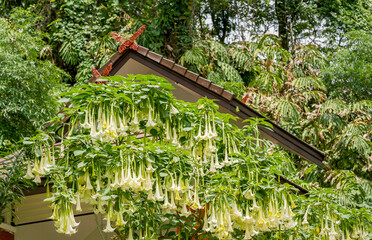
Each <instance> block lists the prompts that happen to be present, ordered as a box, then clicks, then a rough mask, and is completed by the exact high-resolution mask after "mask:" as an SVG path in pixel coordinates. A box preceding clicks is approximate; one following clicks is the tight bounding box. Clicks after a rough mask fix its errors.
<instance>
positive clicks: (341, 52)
mask: <svg viewBox="0 0 372 240" xmlns="http://www.w3.org/2000/svg"><path fill="white" fill-rule="evenodd" d="M343 42H344V44H343V45H344V46H343V47H340V48H339V49H338V51H336V52H334V54H332V55H331V56H330V60H329V61H330V63H329V67H328V68H326V69H325V70H324V73H323V75H324V80H325V83H326V85H327V87H328V90H329V91H328V92H329V95H330V97H331V98H341V99H345V100H347V101H351V102H354V101H358V100H372V34H370V32H365V31H356V32H350V33H349V34H348V35H347V36H346V38H345V40H344V41H343Z"/></svg>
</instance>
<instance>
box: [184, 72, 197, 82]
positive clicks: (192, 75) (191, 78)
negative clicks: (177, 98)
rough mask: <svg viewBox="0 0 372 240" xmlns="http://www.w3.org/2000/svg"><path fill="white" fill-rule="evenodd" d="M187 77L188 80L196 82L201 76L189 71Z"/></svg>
mask: <svg viewBox="0 0 372 240" xmlns="http://www.w3.org/2000/svg"><path fill="white" fill-rule="evenodd" d="M185 77H187V78H188V79H190V80H192V81H194V82H196V80H197V79H198V77H199V75H198V74H196V73H194V72H191V71H189V70H187V72H186V74H185Z"/></svg>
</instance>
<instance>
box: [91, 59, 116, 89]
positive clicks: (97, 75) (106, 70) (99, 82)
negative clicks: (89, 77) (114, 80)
mask: <svg viewBox="0 0 372 240" xmlns="http://www.w3.org/2000/svg"><path fill="white" fill-rule="evenodd" d="M111 69H112V64H111V63H110V64H109V65H108V66H107V68H106V69H105V71H104V72H103V74H102V75H101V74H100V73H99V72H98V71H97V69H95V68H94V67H92V74H93V76H94V77H95V78H96V79H97V80H98V79H99V78H100V77H102V76H104V77H107V76H108V75H109V73H110V72H111ZM96 83H97V84H102V83H106V81H96Z"/></svg>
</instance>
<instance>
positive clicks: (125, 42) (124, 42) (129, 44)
mask: <svg viewBox="0 0 372 240" xmlns="http://www.w3.org/2000/svg"><path fill="white" fill-rule="evenodd" d="M145 29H146V25H143V26H142V27H140V28H139V29H138V30H137V32H135V33H134V34H133V35H132V36H131V37H130V38H129V39H126V38H123V37H122V36H120V35H119V34H117V33H115V32H112V33H111V34H110V36H112V37H113V38H114V40H115V41H117V42H119V43H121V46H120V47H119V49H118V52H119V53H122V52H124V50H125V49H128V48H129V49H133V50H134V51H137V49H138V44H137V43H135V42H134V40H136V39H137V38H138V37H139V36H140V35H141V34H142V32H143V30H145Z"/></svg>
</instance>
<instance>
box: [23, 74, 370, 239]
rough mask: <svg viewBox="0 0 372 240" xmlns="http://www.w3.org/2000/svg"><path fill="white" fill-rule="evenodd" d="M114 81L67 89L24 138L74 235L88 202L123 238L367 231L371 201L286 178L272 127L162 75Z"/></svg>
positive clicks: (60, 227)
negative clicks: (62, 103)
mask: <svg viewBox="0 0 372 240" xmlns="http://www.w3.org/2000/svg"><path fill="white" fill-rule="evenodd" d="M107 80H108V82H107V84H101V85H97V84H89V85H83V86H80V87H76V88H73V89H72V90H71V91H70V92H68V93H66V94H64V96H65V98H64V99H65V100H66V101H67V100H68V101H70V102H71V105H70V107H69V108H66V109H65V112H64V114H61V115H60V116H57V117H56V118H55V119H54V123H55V125H54V126H51V127H50V128H48V131H45V132H41V133H40V134H38V135H36V136H35V137H32V138H29V139H27V140H26V141H25V144H26V151H25V152H26V153H27V154H26V155H25V156H26V157H25V160H27V161H28V168H27V173H26V175H25V177H26V178H28V179H33V181H35V182H36V183H40V177H41V176H46V177H48V179H49V181H51V182H53V189H52V195H51V197H50V198H48V199H47V201H51V202H52V207H53V209H54V211H53V215H52V219H54V220H55V221H56V227H57V231H58V232H63V233H66V234H73V233H75V232H76V227H77V225H78V224H77V223H76V222H75V219H74V217H73V212H74V210H73V209H74V208H75V205H76V211H81V204H80V203H81V202H84V203H88V204H90V205H92V206H93V209H94V211H95V213H103V214H106V227H105V229H104V231H106V232H113V231H114V230H115V228H117V231H116V232H117V233H118V238H120V239H142V238H145V239H146V238H151V239H163V238H167V239H180V238H185V239H187V238H194V237H195V238H196V237H201V236H204V237H210V238H212V239H228V238H233V239H251V238H252V237H253V238H255V239H256V238H257V239H272V238H279V239H286V238H288V237H290V236H292V237H293V236H295V237H296V238H297V239H306V238H307V237H309V236H311V237H312V238H315V239H335V237H338V236H340V237H341V236H351V235H352V234H353V236H360V237H367V234H368V232H369V230H370V227H369V225H370V221H371V214H370V213H371V212H370V209H368V208H366V207H365V206H359V207H358V208H348V207H347V205H345V204H340V202H339V201H338V196H339V193H337V192H336V191H333V190H332V189H327V190H323V189H317V188H313V189H312V190H313V192H312V193H311V194H309V196H308V197H304V196H298V195H296V194H295V191H296V189H295V188H293V187H292V186H291V185H289V184H280V183H279V181H277V178H276V176H279V178H280V176H281V175H293V174H294V173H295V169H294V168H293V165H292V163H291V160H290V159H289V158H288V155H287V154H285V153H284V152H283V151H280V150H275V151H274V148H275V146H274V144H273V143H271V142H269V141H268V140H263V139H261V138H260V137H259V130H258V126H259V125H261V126H266V127H270V124H269V123H267V122H265V121H263V120H262V119H249V120H247V121H246V122H247V123H248V124H247V125H246V126H244V127H243V128H242V129H239V128H238V127H237V126H235V125H234V124H232V123H231V122H232V121H233V120H234V117H233V116H231V115H229V114H222V113H219V112H218V111H217V110H218V107H217V105H216V104H214V103H213V101H211V100H208V99H200V100H199V101H198V103H185V102H183V101H181V100H176V99H175V98H174V97H173V95H172V93H171V92H170V89H172V86H171V85H170V84H169V83H168V82H167V80H165V79H163V78H160V77H156V76H151V75H149V76H143V75H136V76H129V78H127V79H125V78H123V77H122V76H114V77H111V78H108V79H107ZM66 117H67V118H66ZM66 119H68V121H66ZM61 124H62V127H61ZM65 132H67V134H66V135H64V134H62V133H65ZM143 136H146V137H143ZM58 139H60V140H61V143H60V144H58V145H55V141H56V140H58ZM297 180H298V179H297ZM299 182H300V184H306V183H304V182H301V181H299ZM307 187H308V188H309V187H310V186H309V185H307ZM350 214H354V215H355V216H357V218H349V216H350ZM177 228H178V229H179V235H178V236H177V234H176V231H175V230H176V229H177ZM319 235H320V237H319Z"/></svg>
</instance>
